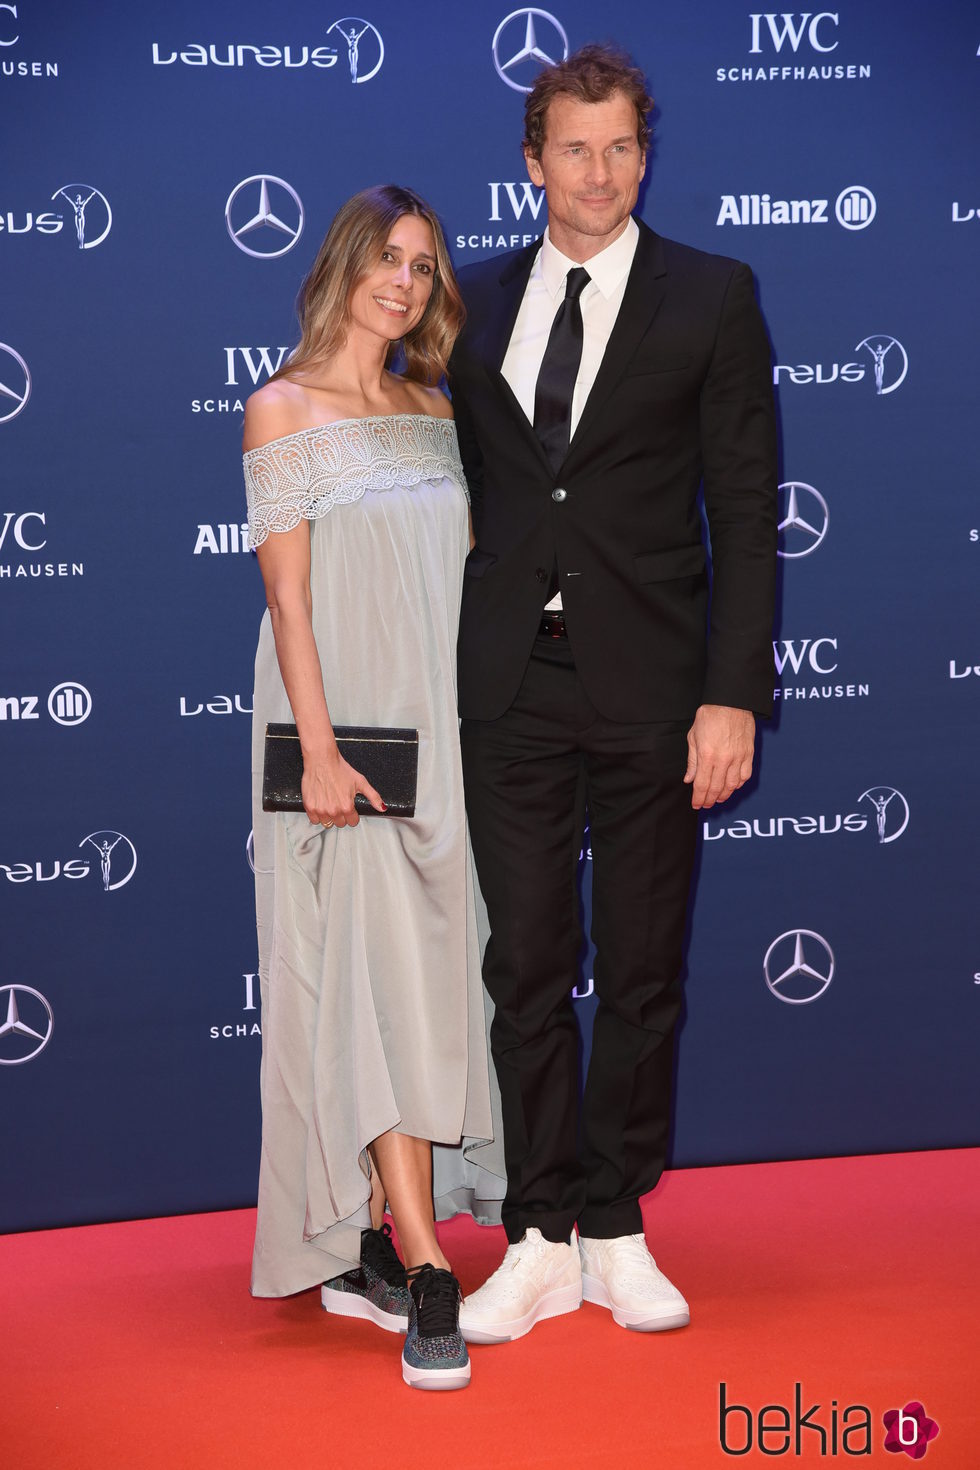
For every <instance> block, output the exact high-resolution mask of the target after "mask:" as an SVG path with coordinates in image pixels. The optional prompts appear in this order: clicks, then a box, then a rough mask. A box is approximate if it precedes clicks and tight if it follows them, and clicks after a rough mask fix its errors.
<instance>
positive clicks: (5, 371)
mask: <svg viewBox="0 0 980 1470" xmlns="http://www.w3.org/2000/svg"><path fill="white" fill-rule="evenodd" d="M0 353H6V354H7V356H8V357H11V358H13V364H7V363H5V362H4V361H3V359H2V358H0V424H5V423H6V422H7V420H8V419H15V418H16V417H17V415H18V414H19V413H20V412H21V410H22V409H24V408H26V407H27V400H28V398H30V396H31V370H30V368H29V367H28V366H27V363H26V362H25V361H24V359H23V358H22V357H21V355H20V353H19V352H15V351H14V349H13V348H12V347H8V346H7V344H6V342H0ZM11 404H13V407H12V408H11V407H10V405H11Z"/></svg>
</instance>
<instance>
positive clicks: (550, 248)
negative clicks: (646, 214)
mask: <svg viewBox="0 0 980 1470" xmlns="http://www.w3.org/2000/svg"><path fill="white" fill-rule="evenodd" d="M639 238H640V231H639V229H638V227H637V223H636V220H635V219H634V218H633V217H632V215H631V216H630V219H629V222H628V224H627V226H626V228H625V230H624V231H623V233H622V234H621V235H618V236H617V237H616V239H615V240H614V241H613V242H612V244H611V245H607V246H606V248H605V249H604V250H600V251H599V253H598V255H593V256H592V258H591V259H590V260H587V261H585V263H584V264H585V269H586V270H587V271H588V273H589V275H590V277H591V278H592V280H593V281H595V283H596V285H597V286H598V288H599V290H600V291H601V292H602V294H603V296H605V297H607V298H608V297H610V296H611V295H612V294H613V292H614V291H616V290H618V288H619V287H620V286H621V285H622V284H623V281H624V280H625V279H626V277H627V276H628V275H629V270H630V266H631V265H632V264H633V256H634V255H635V254H636V242H637V241H638V240H639ZM539 259H540V272H541V279H542V280H543V281H544V284H545V286H546V288H547V290H548V293H549V295H551V296H552V297H553V298H554V299H555V300H556V301H557V300H558V298H559V296H560V295H561V294H562V293H563V291H564V286H565V277H566V276H567V275H568V272H569V271H570V270H572V268H573V267H574V266H577V265H579V264H581V262H579V261H577V260H569V258H568V256H567V255H563V254H562V253H561V251H560V250H559V249H558V247H557V246H556V245H553V244H552V241H551V235H550V233H549V232H548V231H547V230H545V232H544V239H543V240H542V242H541V255H540V257H539Z"/></svg>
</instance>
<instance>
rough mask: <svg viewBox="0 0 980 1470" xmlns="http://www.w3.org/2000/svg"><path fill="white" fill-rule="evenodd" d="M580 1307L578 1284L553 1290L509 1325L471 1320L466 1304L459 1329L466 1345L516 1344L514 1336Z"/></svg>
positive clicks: (462, 1308)
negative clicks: (470, 1343) (467, 1343)
mask: <svg viewBox="0 0 980 1470" xmlns="http://www.w3.org/2000/svg"><path fill="white" fill-rule="evenodd" d="M581 1305H582V1288H581V1287H580V1286H578V1285H577V1284H576V1285H572V1286H556V1287H555V1289H554V1291H546V1292H545V1293H544V1295H543V1296H539V1297H538V1299H537V1301H536V1302H535V1303H534V1306H533V1307H532V1308H531V1310H530V1311H529V1312H525V1313H524V1316H523V1317H513V1318H512V1319H511V1320H510V1321H509V1322H480V1321H479V1320H478V1319H473V1320H471V1319H469V1318H468V1314H467V1310H466V1303H465V1302H464V1303H463V1305H462V1307H461V1308H460V1311H459V1330H460V1332H461V1333H462V1334H463V1340H464V1342H472V1343H477V1344H487V1343H494V1342H513V1340H514V1338H515V1337H524V1335H525V1334H526V1333H528V1332H530V1330H531V1328H532V1327H533V1326H534V1325H535V1323H537V1322H544V1321H545V1320H546V1319H547V1318H548V1317H563V1316H564V1315H565V1313H566V1312H577V1311H578V1309H579V1307H580V1306H581Z"/></svg>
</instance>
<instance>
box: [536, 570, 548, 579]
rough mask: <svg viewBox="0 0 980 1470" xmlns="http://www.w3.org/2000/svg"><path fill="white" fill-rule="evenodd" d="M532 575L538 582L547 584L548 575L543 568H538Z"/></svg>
mask: <svg viewBox="0 0 980 1470" xmlns="http://www.w3.org/2000/svg"><path fill="white" fill-rule="evenodd" d="M534 575H535V576H536V577H537V579H538V581H539V582H547V580H548V573H547V572H546V571H545V569H544V567H538V569H537V571H536V572H535V573H534Z"/></svg>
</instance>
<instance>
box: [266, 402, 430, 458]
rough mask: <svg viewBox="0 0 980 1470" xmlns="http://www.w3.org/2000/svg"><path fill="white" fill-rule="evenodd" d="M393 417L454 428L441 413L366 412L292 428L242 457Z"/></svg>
mask: <svg viewBox="0 0 980 1470" xmlns="http://www.w3.org/2000/svg"><path fill="white" fill-rule="evenodd" d="M393 419H428V420H429V422H430V423H433V424H451V425H452V427H453V428H454V429H455V427H456V422H455V420H454V419H452V418H449V417H447V416H446V415H445V414H441V413H368V414H362V415H360V417H353V418H346V419H329V420H328V421H327V422H326V423H324V424H310V425H309V426H308V427H307V428H305V429H294V430H293V432H292V433H291V434H280V435H278V436H277V437H276V438H275V439H267V440H266V442H265V443H264V444H256V445H255V447H254V448H253V449H245V450H243V451H242V459H243V460H248V459H249V458H250V456H251V455H253V454H262V453H263V452H264V451H265V450H266V449H271V448H272V447H273V445H276V444H287V443H288V442H289V440H290V439H302V438H303V437H304V436H305V435H309V434H319V433H322V431H323V430H324V429H340V428H345V427H347V426H348V425H350V424H376V423H390V422H391V421H392V420H393Z"/></svg>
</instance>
